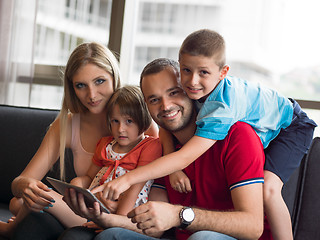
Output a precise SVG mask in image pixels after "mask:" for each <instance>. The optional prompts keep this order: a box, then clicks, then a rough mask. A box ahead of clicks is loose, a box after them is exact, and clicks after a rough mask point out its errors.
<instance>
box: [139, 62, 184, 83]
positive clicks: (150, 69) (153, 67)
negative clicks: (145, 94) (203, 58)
mask: <svg viewBox="0 0 320 240" xmlns="http://www.w3.org/2000/svg"><path fill="white" fill-rule="evenodd" d="M167 67H171V68H172V69H173V70H174V71H175V73H176V75H177V78H178V79H180V74H179V63H178V62H177V61H175V60H172V59H169V58H157V59H155V60H153V61H152V62H150V63H148V64H147V65H146V66H145V67H144V69H143V70H142V73H141V75H140V88H141V83H142V79H143V78H144V77H145V76H147V75H151V74H155V73H159V72H161V71H162V70H164V69H166V68H167ZM141 89H142V88H141Z"/></svg>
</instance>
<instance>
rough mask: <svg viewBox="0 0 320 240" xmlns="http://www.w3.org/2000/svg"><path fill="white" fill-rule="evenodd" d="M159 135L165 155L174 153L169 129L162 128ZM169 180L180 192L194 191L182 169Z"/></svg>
mask: <svg viewBox="0 0 320 240" xmlns="http://www.w3.org/2000/svg"><path fill="white" fill-rule="evenodd" d="M159 136H160V143H161V146H162V152H163V155H167V154H169V153H173V152H174V151H175V147H174V142H173V135H172V134H171V133H170V132H169V131H167V130H165V129H163V128H160V130H159ZM169 180H170V185H171V187H172V188H173V189H175V190H176V191H178V192H180V193H183V192H184V193H187V192H191V191H192V188H191V183H190V180H189V178H188V177H187V175H186V174H185V173H184V172H183V171H182V170H178V171H176V172H174V173H171V174H170V176H169Z"/></svg>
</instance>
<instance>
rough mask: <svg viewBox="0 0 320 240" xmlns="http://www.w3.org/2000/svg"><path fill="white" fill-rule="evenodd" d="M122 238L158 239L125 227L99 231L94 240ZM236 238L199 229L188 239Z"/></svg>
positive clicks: (230, 239) (132, 239)
mask: <svg viewBox="0 0 320 240" xmlns="http://www.w3.org/2000/svg"><path fill="white" fill-rule="evenodd" d="M111 239H112V240H120V239H130V240H152V239H158V238H153V237H148V236H146V235H142V234H140V233H137V232H134V231H131V230H127V229H124V228H117V227H115V228H109V229H106V230H104V231H103V232H101V233H99V234H98V235H97V236H96V237H95V238H94V240H111ZM208 239H210V240H236V239H235V238H233V237H230V236H228V235H224V234H221V233H217V232H212V231H199V232H196V233H194V234H192V235H191V236H190V237H189V238H188V240H208Z"/></svg>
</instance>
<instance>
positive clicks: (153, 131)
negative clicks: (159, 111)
mask: <svg viewBox="0 0 320 240" xmlns="http://www.w3.org/2000/svg"><path fill="white" fill-rule="evenodd" d="M145 134H146V135H149V136H153V137H155V138H157V137H159V127H158V125H157V124H156V123H155V121H153V120H152V122H151V125H150V127H149V128H148V129H147V131H145Z"/></svg>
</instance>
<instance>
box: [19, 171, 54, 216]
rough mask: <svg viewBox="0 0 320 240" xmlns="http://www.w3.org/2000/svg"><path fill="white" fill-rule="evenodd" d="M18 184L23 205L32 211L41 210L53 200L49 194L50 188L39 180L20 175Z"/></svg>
mask: <svg viewBox="0 0 320 240" xmlns="http://www.w3.org/2000/svg"><path fill="white" fill-rule="evenodd" d="M19 185H20V191H19V197H21V198H22V199H23V202H24V203H25V205H26V206H27V207H28V208H29V209H30V210H32V211H35V212H39V211H42V210H43V209H44V207H47V206H48V205H49V204H50V203H52V202H55V201H54V199H53V198H52V197H51V196H50V194H49V192H50V191H51V189H50V188H48V186H47V185H45V184H44V183H42V182H41V181H39V180H36V179H33V178H29V177H20V179H19Z"/></svg>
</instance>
